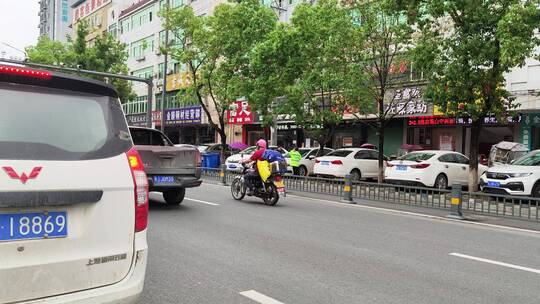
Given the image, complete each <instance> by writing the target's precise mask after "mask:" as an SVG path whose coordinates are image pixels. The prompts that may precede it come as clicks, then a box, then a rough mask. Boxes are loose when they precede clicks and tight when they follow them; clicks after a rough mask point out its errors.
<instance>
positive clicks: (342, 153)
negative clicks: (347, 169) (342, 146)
mask: <svg viewBox="0 0 540 304" xmlns="http://www.w3.org/2000/svg"><path fill="white" fill-rule="evenodd" d="M351 153H352V151H351V150H336V151H332V152H330V153H328V154H326V156H335V157H347V156H348V155H349V154H351Z"/></svg>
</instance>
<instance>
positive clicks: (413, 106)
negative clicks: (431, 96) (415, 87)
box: [386, 100, 428, 115]
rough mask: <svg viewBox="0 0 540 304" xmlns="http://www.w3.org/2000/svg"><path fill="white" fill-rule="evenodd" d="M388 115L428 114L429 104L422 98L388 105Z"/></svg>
mask: <svg viewBox="0 0 540 304" xmlns="http://www.w3.org/2000/svg"><path fill="white" fill-rule="evenodd" d="M386 109H387V110H388V115H394V114H397V115H414V114H427V112H428V104H427V103H426V102H424V101H422V100H417V101H411V102H409V103H407V102H398V103H394V104H392V105H390V106H388V105H387V106H386Z"/></svg>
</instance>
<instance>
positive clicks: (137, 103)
mask: <svg viewBox="0 0 540 304" xmlns="http://www.w3.org/2000/svg"><path fill="white" fill-rule="evenodd" d="M122 107H123V108H124V112H125V113H126V114H140V113H146V111H147V109H148V96H146V95H144V96H137V97H136V98H135V99H134V100H133V101H130V102H127V103H124V104H123V105H122Z"/></svg>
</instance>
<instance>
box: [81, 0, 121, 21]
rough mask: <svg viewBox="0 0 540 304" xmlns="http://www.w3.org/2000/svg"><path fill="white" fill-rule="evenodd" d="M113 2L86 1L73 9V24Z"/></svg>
mask: <svg viewBox="0 0 540 304" xmlns="http://www.w3.org/2000/svg"><path fill="white" fill-rule="evenodd" d="M111 1H112V0H86V1H85V2H83V3H81V4H79V5H78V6H77V7H75V8H74V9H73V23H75V22H77V21H78V20H79V19H81V18H84V17H87V16H88V15H90V14H92V13H94V12H95V11H97V10H99V9H100V8H102V7H104V6H105V5H107V4H109V3H111Z"/></svg>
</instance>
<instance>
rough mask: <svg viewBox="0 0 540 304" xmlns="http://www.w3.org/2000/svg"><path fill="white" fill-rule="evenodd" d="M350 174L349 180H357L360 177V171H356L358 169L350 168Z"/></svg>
mask: <svg viewBox="0 0 540 304" xmlns="http://www.w3.org/2000/svg"><path fill="white" fill-rule="evenodd" d="M350 175H351V180H353V181H355V182H357V181H359V180H360V178H361V177H362V175H361V174H360V171H358V169H354V170H352V171H351V173H350Z"/></svg>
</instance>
